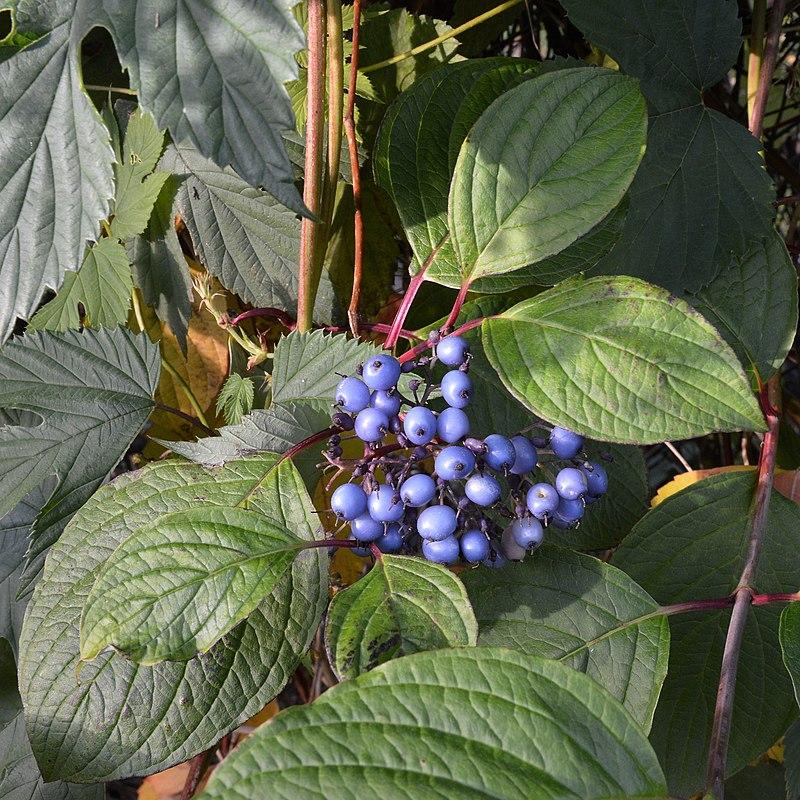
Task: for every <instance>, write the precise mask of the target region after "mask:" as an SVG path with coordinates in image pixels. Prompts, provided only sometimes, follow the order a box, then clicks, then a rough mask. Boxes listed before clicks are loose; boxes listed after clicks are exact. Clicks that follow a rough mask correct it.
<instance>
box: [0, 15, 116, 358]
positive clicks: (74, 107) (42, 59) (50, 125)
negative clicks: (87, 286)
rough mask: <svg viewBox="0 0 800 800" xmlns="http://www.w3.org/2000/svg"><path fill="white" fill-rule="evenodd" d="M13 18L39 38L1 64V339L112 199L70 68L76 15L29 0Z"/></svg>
mask: <svg viewBox="0 0 800 800" xmlns="http://www.w3.org/2000/svg"><path fill="white" fill-rule="evenodd" d="M31 12H33V15H34V18H33V19H30V15H31ZM17 20H18V29H19V31H20V33H23V34H24V33H36V34H37V35H40V34H44V35H43V36H42V37H41V38H39V39H37V40H36V41H35V42H33V43H32V44H29V45H27V46H26V47H24V48H22V49H21V50H19V51H18V52H16V53H15V54H14V55H12V56H11V57H10V58H7V59H5V60H2V59H0V208H2V209H3V213H2V215H0V297H2V298H3V300H2V302H0V342H3V341H5V340H6V339H7V338H8V337H9V336H10V335H11V333H12V332H13V329H14V325H15V323H16V318H17V317H22V318H27V317H29V316H30V315H31V314H32V313H33V312H34V311H35V309H36V307H37V306H38V304H39V301H40V300H41V298H42V295H43V294H44V292H45V290H46V289H47V288H48V287H49V288H53V289H56V288H58V287H59V286H60V285H61V281H62V279H63V276H64V272H65V271H66V270H68V269H72V270H76V269H77V268H78V265H79V264H80V263H81V261H82V260H83V255H84V249H85V247H86V242H87V240H89V241H91V240H94V239H96V238H97V234H98V221H99V220H100V219H102V218H104V217H105V216H106V215H107V214H108V209H109V200H110V199H111V197H112V195H113V180H112V171H111V163H112V161H113V158H114V155H113V151H112V149H111V147H110V146H109V144H108V131H107V130H106V128H105V127H104V126H103V123H102V122H101V120H100V116H99V115H98V114H97V112H96V111H95V109H94V107H93V106H92V104H91V101H90V100H89V98H88V97H87V96H86V95H85V94H84V92H83V91H82V89H81V84H80V70H79V67H78V66H77V64H76V63H75V62H76V57H77V53H78V51H79V45H80V40H81V38H82V36H83V34H84V33H85V32H86V30H88V28H87V27H86V26H87V24H88V23H87V20H86V19H85V14H84V12H83V10H82V8H76V2H75V0H72V2H60V3H58V2H56V0H46V2H41V3H36V4H34V3H32V2H31V1H30V0H28V1H27V2H23V3H22V4H21V7H20V8H18V9H17Z"/></svg>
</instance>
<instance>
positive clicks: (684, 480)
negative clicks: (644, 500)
mask: <svg viewBox="0 0 800 800" xmlns="http://www.w3.org/2000/svg"><path fill="white" fill-rule="evenodd" d="M754 469H755V467H744V466H731V467H714V468H713V469H693V470H692V471H691V472H682V473H681V474H680V475H676V476H675V477H674V478H673V479H672V480H671V481H670V482H669V483H665V484H664V485H663V486H662V487H661V488H660V489H659V490H658V491H657V492H656V494H655V497H653V499H652V500H651V501H650V505H651V507H652V508H655V507H656V506H657V505H659V504H660V503H663V502H664V501H665V500H666V499H667V498H668V497H672V495H673V494H677V493H678V492H680V491H681V490H682V489H685V488H686V487H687V486H691V485H692V484H693V483H697V482H698V481H701V480H703V478H708V477H709V476H710V475H719V474H720V473H723V472H745V471H747V470H754Z"/></svg>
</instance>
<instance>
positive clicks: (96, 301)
mask: <svg viewBox="0 0 800 800" xmlns="http://www.w3.org/2000/svg"><path fill="white" fill-rule="evenodd" d="M132 290H133V280H132V278H131V266H130V264H129V263H128V254H127V253H126V252H125V248H124V247H123V246H122V245H121V244H120V243H119V242H118V241H117V240H116V239H101V240H100V241H99V242H97V243H96V244H94V245H92V246H91V247H90V248H89V251H88V252H87V253H86V258H84V260H83V263H82V264H81V268H80V269H79V270H78V271H77V272H66V273H65V274H64V283H63V285H62V286H61V289H60V290H59V292H58V294H57V295H56V296H55V297H54V298H53V299H52V300H50V301H49V302H48V303H45V305H43V306H42V307H41V308H40V309H39V310H38V311H37V312H36V313H35V314H34V315H33V316H32V317H31V319H30V324H29V328H30V329H31V330H35V331H42V330H48V331H66V330H70V329H73V330H74V329H77V328H79V327H80V326H81V315H80V314H79V313H78V304H79V303H80V304H81V305H83V310H84V313H83V321H84V323H85V324H86V325H87V326H89V327H92V328H107V327H113V326H114V325H119V324H120V323H122V322H125V320H127V318H128V309H129V308H130V305H131V291H132Z"/></svg>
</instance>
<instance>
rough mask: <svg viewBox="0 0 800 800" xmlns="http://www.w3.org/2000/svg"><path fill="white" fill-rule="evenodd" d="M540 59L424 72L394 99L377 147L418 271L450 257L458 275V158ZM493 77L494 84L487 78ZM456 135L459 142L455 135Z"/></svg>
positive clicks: (382, 179)
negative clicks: (464, 115)
mask: <svg viewBox="0 0 800 800" xmlns="http://www.w3.org/2000/svg"><path fill="white" fill-rule="evenodd" d="M536 71H537V64H536V63H535V62H531V61H527V60H522V59H516V58H514V59H512V58H486V59H476V60H474V61H459V62H457V63H453V64H445V65H444V66H442V67H439V68H438V69H436V70H434V71H433V72H430V73H428V74H427V75H425V76H424V77H422V78H420V80H418V81H417V82H416V83H414V85H413V86H412V87H411V88H410V89H409V90H408V91H406V92H404V93H403V94H402V95H400V97H398V98H397V100H396V101H395V102H394V103H393V105H392V106H391V108H390V109H389V110H388V111H387V113H386V116H385V117H384V121H383V123H382V125H381V128H380V132H379V135H378V140H377V142H376V145H375V177H376V181H377V183H378V184H379V185H380V186H381V187H382V188H383V189H384V190H385V191H386V192H388V194H389V195H390V197H391V198H392V200H393V201H394V204H395V206H396V207H397V211H398V213H399V215H400V220H401V222H402V224H403V227H404V229H405V232H406V236H407V237H408V241H409V244H410V245H411V248H412V250H413V253H414V263H413V264H412V266H411V270H412V272H416V271H417V270H419V268H420V266H421V265H422V264H423V263H425V261H426V260H428V259H429V258H430V257H431V255H432V254H433V253H434V252H436V255H435V257H434V259H433V261H432V262H431V265H430V267H429V270H431V272H430V273H428V274H430V275H435V273H436V269H435V266H434V265H436V264H439V263H440V262H446V263H447V265H448V267H449V269H448V270H447V271H449V272H455V273H456V274H457V273H458V265H457V263H456V261H455V253H454V251H453V247H452V244H451V243H449V242H444V244H443V241H444V240H445V237H446V236H447V235H448V232H449V229H448V224H447V198H448V194H449V191H450V179H451V177H452V174H453V168H454V166H455V158H453V159H452V160H451V159H450V158H449V155H450V149H451V148H453V147H454V148H455V153H456V155H457V154H458V150H459V148H460V147H461V143H462V142H463V141H464V138H465V137H466V135H467V132H468V131H469V128H470V127H472V123H473V122H474V121H475V119H477V118H478V116H479V115H480V113H481V112H482V111H483V110H484V109H485V108H486V107H487V106H488V105H489V104H490V103H491V102H492V101H493V100H495V99H496V98H497V97H499V96H500V95H501V94H502V93H503V92H504V91H506V90H507V89H508V88H509V87H511V86H516V85H517V84H518V83H519V82H520V81H522V80H525V79H527V78H529V77H532V76H533V75H535V74H536ZM487 75H490V76H491V77H492V81H491V82H486V81H484V80H483V79H484V78H486V77H487ZM464 106H467V108H469V109H475V114H474V118H473V119H471V120H470V123H469V124H464V125H462V126H460V127H459V129H458V133H457V132H456V129H455V122H456V119H457V118H458V115H459V111H460V109H461V108H462V107H464ZM453 137H457V138H455V141H454V144H453V145H451V138H453Z"/></svg>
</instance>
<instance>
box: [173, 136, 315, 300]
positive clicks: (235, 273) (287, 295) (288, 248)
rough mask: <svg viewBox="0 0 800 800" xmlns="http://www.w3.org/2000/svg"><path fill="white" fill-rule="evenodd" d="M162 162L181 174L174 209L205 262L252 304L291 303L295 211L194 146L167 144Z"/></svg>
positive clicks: (294, 278) (296, 240) (294, 293)
mask: <svg viewBox="0 0 800 800" xmlns="http://www.w3.org/2000/svg"><path fill="white" fill-rule="evenodd" d="M164 167H166V168H168V169H169V170H170V171H171V172H173V173H174V174H175V175H177V176H179V177H180V179H181V185H180V188H179V190H178V192H177V195H176V197H175V205H174V211H175V212H176V213H179V214H180V215H181V218H182V219H183V221H184V222H185V223H186V227H187V228H188V230H189V234H190V236H191V237H192V242H193V244H194V247H195V251H196V252H197V255H198V258H199V259H200V261H201V262H202V263H203V265H204V266H205V267H206V268H207V269H208V270H209V271H210V272H211V273H212V274H213V275H216V276H217V277H218V278H219V279H220V281H221V282H222V284H223V286H225V287H226V288H227V289H230V290H231V291H232V292H235V293H236V294H238V295H239V296H240V297H241V298H242V299H243V300H246V301H247V302H248V303H253V304H254V305H258V306H278V307H279V308H287V309H290V308H292V307H293V306H294V304H295V303H296V301H297V263H298V248H299V244H300V223H299V222H298V221H297V217H296V216H295V214H293V213H292V212H291V211H289V210H287V209H286V208H284V207H283V206H281V204H280V203H277V202H276V201H275V200H274V199H273V198H272V197H270V196H269V195H267V194H265V193H264V192H261V191H259V190H258V189H254V188H253V187H251V186H249V185H248V184H247V183H246V182H245V181H243V180H242V179H241V178H240V177H239V176H238V175H237V174H236V173H235V172H234V171H233V170H232V169H230V167H228V168H226V169H221V168H220V167H218V166H217V165H216V164H214V163H213V162H212V161H209V160H208V159H206V158H203V156H202V155H200V153H198V151H197V150H195V149H194V148H192V147H189V146H181V147H177V148H175V147H170V148H168V150H167V153H166V156H165V159H164Z"/></svg>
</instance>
